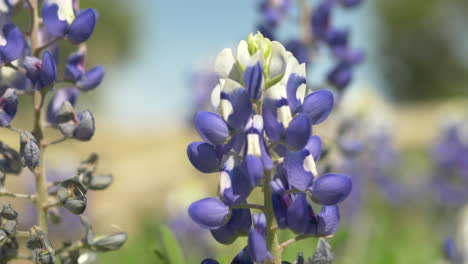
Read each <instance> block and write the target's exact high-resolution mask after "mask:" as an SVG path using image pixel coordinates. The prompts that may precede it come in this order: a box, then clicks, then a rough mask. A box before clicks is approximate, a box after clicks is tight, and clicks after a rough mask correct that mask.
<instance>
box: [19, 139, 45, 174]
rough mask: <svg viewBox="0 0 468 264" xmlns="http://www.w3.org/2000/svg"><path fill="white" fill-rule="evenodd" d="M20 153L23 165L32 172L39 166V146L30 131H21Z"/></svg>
mask: <svg viewBox="0 0 468 264" xmlns="http://www.w3.org/2000/svg"><path fill="white" fill-rule="evenodd" d="M20 153H21V157H22V159H23V163H24V164H25V165H26V166H27V167H28V168H29V169H30V170H33V169H34V168H36V167H37V165H39V160H40V150H39V146H38V144H37V141H36V139H35V138H34V136H33V135H32V134H31V133H30V132H28V131H21V133H20Z"/></svg>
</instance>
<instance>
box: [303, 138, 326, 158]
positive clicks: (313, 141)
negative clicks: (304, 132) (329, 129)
mask: <svg viewBox="0 0 468 264" xmlns="http://www.w3.org/2000/svg"><path fill="white" fill-rule="evenodd" d="M306 149H307V150H308V151H309V153H310V155H312V157H314V160H315V161H316V162H317V161H318V160H319V159H320V154H321V153H322V140H321V139H320V137H319V136H317V135H314V136H311V137H310V138H309V141H308V142H307V145H306Z"/></svg>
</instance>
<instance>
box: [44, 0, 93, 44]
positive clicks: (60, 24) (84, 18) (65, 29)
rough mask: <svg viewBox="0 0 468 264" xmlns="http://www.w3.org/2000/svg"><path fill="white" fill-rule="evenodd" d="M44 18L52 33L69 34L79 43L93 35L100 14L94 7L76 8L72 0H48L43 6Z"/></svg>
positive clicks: (60, 35) (56, 34) (69, 37)
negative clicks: (80, 9)
mask: <svg viewBox="0 0 468 264" xmlns="http://www.w3.org/2000/svg"><path fill="white" fill-rule="evenodd" d="M42 18H43V21H44V25H45V27H46V29H47V31H49V32H50V33H51V34H53V35H54V36H57V37H62V36H67V37H68V39H69V40H70V41H72V42H74V43H77V44H78V43H82V42H84V41H86V40H88V39H89V37H90V36H91V35H92V33H93V31H94V27H95V25H96V21H97V18H98V15H97V12H96V11H95V10H94V9H86V10H82V11H79V10H75V9H74V8H73V2H72V0H46V1H45V2H44V4H43V6H42Z"/></svg>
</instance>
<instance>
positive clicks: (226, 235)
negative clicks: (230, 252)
mask: <svg viewBox="0 0 468 264" xmlns="http://www.w3.org/2000/svg"><path fill="white" fill-rule="evenodd" d="M251 226H252V216H251V214H250V209H246V208H240V209H233V210H232V214H231V217H230V219H229V221H228V222H227V223H226V224H225V225H223V226H221V227H220V228H217V229H212V230H211V234H212V235H213V237H214V238H215V239H216V241H218V242H219V243H221V244H225V245H229V244H231V243H232V242H234V241H235V240H236V238H237V237H239V236H246V235H248V234H249V231H250V227H251Z"/></svg>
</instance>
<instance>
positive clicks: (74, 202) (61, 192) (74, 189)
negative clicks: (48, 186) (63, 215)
mask: <svg viewBox="0 0 468 264" xmlns="http://www.w3.org/2000/svg"><path fill="white" fill-rule="evenodd" d="M87 191H88V190H87V189H86V187H85V186H84V185H83V184H81V182H80V181H79V180H78V179H76V178H71V179H68V180H65V181H63V182H62V183H60V185H59V187H58V190H57V198H58V200H59V201H60V203H61V204H62V205H63V207H65V208H66V209H67V210H68V211H70V212H71V213H73V214H76V215H79V214H82V213H83V212H84V210H85V209H86V202H87V199H86V196H85V195H86V192H87Z"/></svg>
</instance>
